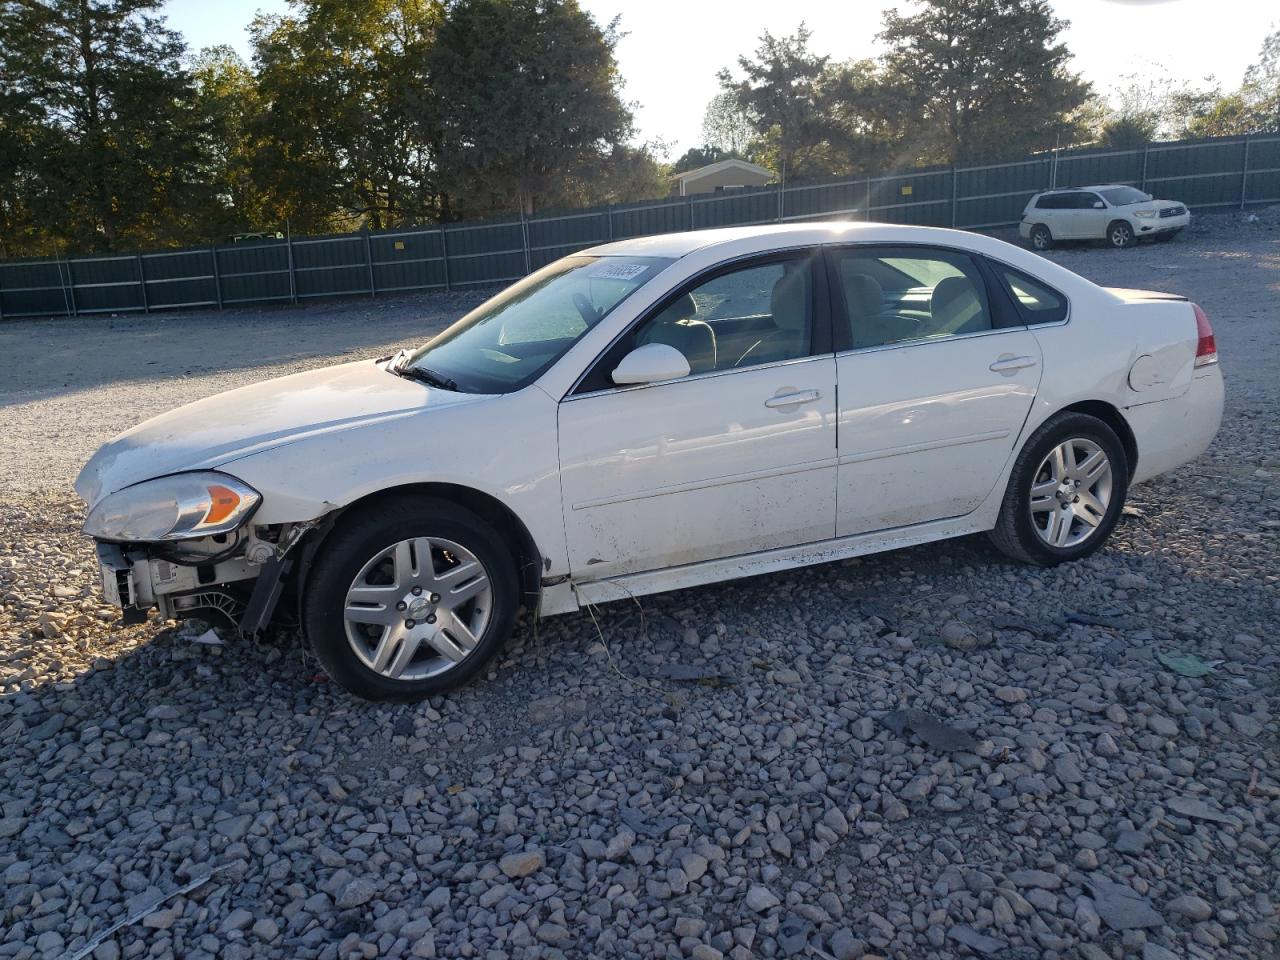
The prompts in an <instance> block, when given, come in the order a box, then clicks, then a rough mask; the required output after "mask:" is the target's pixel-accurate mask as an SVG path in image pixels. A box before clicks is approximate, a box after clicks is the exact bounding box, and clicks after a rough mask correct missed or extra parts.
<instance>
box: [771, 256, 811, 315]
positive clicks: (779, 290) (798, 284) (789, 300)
mask: <svg viewBox="0 0 1280 960" xmlns="http://www.w3.org/2000/svg"><path fill="white" fill-rule="evenodd" d="M769 303H770V310H771V311H772V313H773V323H774V326H776V327H778V328H779V329H781V330H804V329H805V327H806V319H807V316H808V313H809V310H808V307H809V284H808V267H806V266H802V265H800V264H790V263H789V264H787V267H786V270H785V272H784V273H783V274H782V276H781V277H779V278H778V280H777V282H775V283H774V285H773V294H772V295H771V296H770V298H769Z"/></svg>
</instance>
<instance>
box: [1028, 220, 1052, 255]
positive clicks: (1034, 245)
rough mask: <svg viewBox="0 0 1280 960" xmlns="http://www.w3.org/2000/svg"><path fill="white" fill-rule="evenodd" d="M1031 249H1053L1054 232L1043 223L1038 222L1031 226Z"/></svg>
mask: <svg viewBox="0 0 1280 960" xmlns="http://www.w3.org/2000/svg"><path fill="white" fill-rule="evenodd" d="M1031 249H1032V250H1052V249H1053V233H1052V232H1051V231H1050V230H1049V228H1048V227H1046V226H1045V225H1044V224H1043V223H1037V224H1036V225H1035V226H1034V227H1032V228H1031Z"/></svg>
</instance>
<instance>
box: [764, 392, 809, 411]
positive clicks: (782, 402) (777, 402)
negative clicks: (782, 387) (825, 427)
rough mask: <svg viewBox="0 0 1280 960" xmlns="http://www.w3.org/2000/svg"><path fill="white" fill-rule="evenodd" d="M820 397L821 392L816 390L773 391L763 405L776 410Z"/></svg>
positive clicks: (796, 405)
mask: <svg viewBox="0 0 1280 960" xmlns="http://www.w3.org/2000/svg"><path fill="white" fill-rule="evenodd" d="M821 399H822V394H821V393H820V392H818V391H817V390H796V391H794V392H793V393H775V394H774V395H773V396H772V397H770V398H769V399H768V400H766V401H765V402H764V405H765V406H766V407H771V408H773V409H775V410H776V409H777V408H779V407H784V408H785V407H798V406H799V405H800V404H802V403H813V401H815V400H821Z"/></svg>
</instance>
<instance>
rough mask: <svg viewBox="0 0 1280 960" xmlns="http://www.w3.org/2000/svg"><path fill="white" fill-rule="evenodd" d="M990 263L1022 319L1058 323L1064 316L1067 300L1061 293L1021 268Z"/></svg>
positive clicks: (1024, 321)
mask: <svg viewBox="0 0 1280 960" xmlns="http://www.w3.org/2000/svg"><path fill="white" fill-rule="evenodd" d="M991 266H992V268H993V269H994V271H995V274H996V277H997V278H998V279H999V281H1000V283H1001V284H1003V285H1004V288H1005V291H1006V292H1007V293H1008V294H1009V296H1010V298H1011V299H1012V300H1013V303H1014V306H1015V307H1017V309H1018V313H1019V314H1020V315H1021V316H1022V321H1023V323H1026V324H1030V325H1033V324H1041V323H1060V322H1061V321H1063V320H1065V319H1067V310H1068V303H1067V298H1066V297H1065V296H1064V295H1063V294H1061V293H1059V292H1058V291H1057V290H1055V289H1053V288H1052V287H1050V286H1047V285H1046V284H1044V283H1041V282H1040V281H1039V280H1035V279H1032V278H1031V277H1029V276H1027V275H1026V274H1025V273H1023V272H1022V271H1020V270H1014V269H1013V268H1012V267H1006V266H1004V265H1003V264H1000V263H993V264H992V265H991Z"/></svg>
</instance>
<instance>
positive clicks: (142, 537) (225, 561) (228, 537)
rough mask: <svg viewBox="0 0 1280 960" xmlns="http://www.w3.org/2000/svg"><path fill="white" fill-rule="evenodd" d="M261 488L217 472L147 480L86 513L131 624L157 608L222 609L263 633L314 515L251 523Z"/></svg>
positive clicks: (107, 576) (177, 614)
mask: <svg viewBox="0 0 1280 960" xmlns="http://www.w3.org/2000/svg"><path fill="white" fill-rule="evenodd" d="M261 500H262V497H261V495H260V494H259V493H258V492H257V491H256V490H254V489H253V488H252V487H250V486H248V485H247V484H245V483H244V482H242V481H240V480H238V479H236V478H235V477H232V476H229V475H227V474H223V473H219V472H216V471H193V472H190V473H178V474H171V475H169V476H165V477H158V478H156V479H153V480H147V481H144V482H142V483H139V484H135V485H133V486H130V487H126V488H124V489H123V490H120V491H117V492H116V493H113V494H111V495H109V496H107V497H105V498H103V499H102V500H101V501H100V502H99V503H97V504H95V505H94V506H93V508H92V509H91V510H90V511H89V516H88V519H87V520H86V521H85V526H84V531H85V533H87V534H89V535H90V536H92V537H93V538H94V541H95V543H96V546H97V551H98V561H99V564H100V565H101V573H102V589H103V593H104V595H105V597H106V599H107V601H108V602H109V603H112V604H115V605H116V606H119V607H120V609H121V610H122V611H124V619H125V622H127V623H138V622H141V621H142V620H145V619H146V616H147V611H148V610H150V609H152V608H155V609H158V610H159V612H160V615H161V616H162V617H165V618H166V619H175V618H183V617H190V616H192V615H194V614H195V613H196V612H197V611H199V612H201V613H205V614H207V613H210V612H212V613H216V614H220V615H221V616H222V617H223V618H224V619H226V620H228V621H229V622H230V623H231V624H232V625H234V626H236V627H238V628H239V629H240V630H241V631H242V632H244V633H247V634H250V635H256V634H258V633H260V632H261V631H262V630H264V629H265V628H266V626H267V624H268V623H269V622H270V621H271V618H272V615H273V614H274V612H275V610H276V607H277V605H278V603H279V600H280V597H281V595H282V593H283V591H284V589H285V587H286V584H287V580H288V574H289V572H290V570H291V569H292V565H293V553H294V550H293V548H294V547H295V546H296V545H297V544H298V543H299V541H301V539H302V538H303V537H304V536H305V535H306V533H307V532H308V531H309V530H311V529H313V528H314V527H315V526H316V525H317V522H316V521H308V522H303V523H283V524H273V525H252V524H251V523H250V521H251V519H252V518H253V516H254V513H255V512H256V511H257V508H258V506H259V504H260V503H261Z"/></svg>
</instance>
